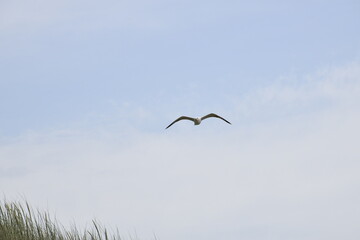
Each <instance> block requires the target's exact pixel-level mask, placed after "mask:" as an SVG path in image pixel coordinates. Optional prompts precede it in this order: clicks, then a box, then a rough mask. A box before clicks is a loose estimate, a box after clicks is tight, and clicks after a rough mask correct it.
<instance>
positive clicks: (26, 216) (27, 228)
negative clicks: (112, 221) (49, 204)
mask: <svg viewBox="0 0 360 240" xmlns="http://www.w3.org/2000/svg"><path fill="white" fill-rule="evenodd" d="M120 239H121V238H120V235H119V234H118V233H117V234H110V235H109V233H108V231H107V230H106V229H105V228H104V227H102V226H101V225H100V224H98V223H97V222H95V221H93V225H92V226H91V227H90V229H85V230H84V231H81V232H80V231H78V229H77V228H76V227H75V226H74V227H72V228H71V229H70V230H67V229H65V228H64V227H63V226H62V225H60V224H59V223H58V222H57V221H56V220H55V219H53V218H51V217H50V216H49V214H48V213H46V212H41V211H34V210H33V209H32V208H31V207H30V206H29V204H28V203H23V204H22V203H20V202H7V201H3V202H0V240H120Z"/></svg>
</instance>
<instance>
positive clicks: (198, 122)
mask: <svg viewBox="0 0 360 240" xmlns="http://www.w3.org/2000/svg"><path fill="white" fill-rule="evenodd" d="M210 117H215V118H220V119H221V120H223V121H225V122H227V123H228V124H231V123H230V122H229V121H228V120H226V119H224V118H222V117H220V116H219V115H216V114H215V113H210V114H208V115H205V116H203V117H201V118H192V117H188V116H181V117H179V118H178V119H176V120H175V121H173V122H172V123H170V125H169V126H167V127H166V129H168V128H169V127H171V125H173V124H174V123H176V122H178V121H180V120H190V121H193V122H194V125H199V124H200V123H201V121H202V120H204V119H206V118H210Z"/></svg>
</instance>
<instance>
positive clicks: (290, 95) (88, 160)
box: [0, 63, 360, 239]
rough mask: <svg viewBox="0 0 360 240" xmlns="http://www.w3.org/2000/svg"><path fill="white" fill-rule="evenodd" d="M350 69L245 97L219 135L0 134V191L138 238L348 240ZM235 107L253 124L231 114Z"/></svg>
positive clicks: (355, 75) (355, 155)
mask: <svg viewBox="0 0 360 240" xmlns="http://www.w3.org/2000/svg"><path fill="white" fill-rule="evenodd" d="M359 66H360V65H359V64H355V63H354V64H350V65H348V66H344V67H339V68H330V69H328V70H323V71H320V72H319V73H315V74H311V75H309V76H304V77H299V79H300V81H294V82H293V83H292V84H289V83H288V82H284V81H282V82H281V81H279V82H277V83H274V85H271V86H268V87H266V88H262V89H258V90H257V91H256V92H253V93H249V94H248V95H247V96H246V98H245V100H246V101H242V102H241V104H243V105H242V107H239V105H236V106H235V107H234V109H235V111H237V113H236V114H235V118H236V119H235V121H233V125H232V126H227V125H224V126H222V125H221V126H220V127H219V128H217V131H215V130H213V129H211V128H212V127H213V126H214V125H217V124H216V123H217V122H216V121H215V120H214V121H211V120H209V121H208V122H207V123H206V124H204V125H201V127H193V126H190V125H178V126H177V127H176V128H174V129H171V131H164V130H163V129H161V132H152V133H149V132H148V133H146V132H136V131H132V132H131V134H129V135H126V138H123V136H124V135H123V134H124V132H126V131H127V130H126V129H125V128H124V129H122V132H121V131H116V132H112V129H106V128H102V129H101V130H99V129H97V130H91V129H90V130H84V131H80V130H67V131H49V132H43V133H39V132H29V133H26V134H23V135H22V136H20V137H18V138H16V139H12V140H9V139H3V140H2V144H1V145H0V159H1V166H2V171H1V173H2V174H1V175H0V178H1V181H0V189H1V190H2V191H3V193H4V194H5V195H6V196H7V197H8V198H9V199H11V198H17V197H18V196H19V195H21V196H22V195H24V196H26V198H27V199H28V200H29V201H30V203H31V204H33V205H35V207H41V208H42V207H43V206H47V208H49V210H50V212H52V211H53V212H55V213H56V215H57V217H58V219H60V220H61V221H62V222H64V223H65V224H66V223H69V222H71V221H74V222H76V223H78V224H80V225H84V224H86V223H89V222H90V220H91V219H92V218H94V217H95V218H97V219H99V220H100V221H102V222H103V223H104V224H105V225H110V226H114V227H115V226H117V227H118V228H119V230H120V232H122V233H125V234H126V232H127V231H130V232H131V231H132V230H133V229H136V231H137V232H138V235H139V237H140V238H141V239H146V238H151V236H152V235H153V232H155V233H156V234H157V236H158V237H159V238H169V239H184V238H197V239H219V238H220V237H222V238H227V239H241V238H245V239H264V238H267V239H289V238H291V239H293V238H295V239H339V238H345V239H351V238H354V239H355V238H358V237H360V231H359V230H358V223H359V222H358V219H359V216H360V209H359V208H358V202H359V200H360V194H359V192H358V191H356V189H359V187H360V186H359V183H360V177H359V174H358V170H359V169H360V163H359V161H358V159H359V158H360V151H359V149H358V144H357V143H358V142H359V141H358V140H359V139H358V136H360V127H359V125H358V123H359V122H360V111H359V110H358V109H360V108H359V103H360V97H359V96H360V95H359V94H358V93H359V85H360V82H359V81H358V79H359V76H360V74H359V69H360V67H359ZM299 79H298V80H299ZM324 100H325V102H327V104H325V105H321V104H320V105H319V104H318V102H319V101H320V102H321V101H324ZM284 106H286V107H284ZM298 106H304V107H302V108H301V107H300V108H299V107H298ZM313 106H317V107H313ZM269 107H271V110H276V111H277V112H280V113H281V114H279V115H276V111H275V112H271V111H269ZM244 109H247V110H246V111H247V112H246V113H247V114H248V115H247V116H249V119H250V118H252V119H257V121H255V122H253V123H252V122H250V121H249V122H246V121H245V122H241V121H240V120H239V119H240V116H243V115H244V114H245V110H244ZM286 113H291V114H288V115H286ZM238 116H239V118H237V117H238ZM269 116H271V118H269ZM284 116H285V117H284ZM231 120H234V119H231ZM219 129H221V132H220V131H219ZM3 173H5V174H3Z"/></svg>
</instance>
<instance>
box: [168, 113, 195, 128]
mask: <svg viewBox="0 0 360 240" xmlns="http://www.w3.org/2000/svg"><path fill="white" fill-rule="evenodd" d="M180 120H190V121H193V122H194V121H195V119H194V118H191V117H187V116H181V117H179V118H178V119H176V120H175V121H173V122H172V123H170V125H169V126H167V127H166V128H165V129H168V128H169V127H170V126H171V125H173V124H174V123H176V122H178V121H180Z"/></svg>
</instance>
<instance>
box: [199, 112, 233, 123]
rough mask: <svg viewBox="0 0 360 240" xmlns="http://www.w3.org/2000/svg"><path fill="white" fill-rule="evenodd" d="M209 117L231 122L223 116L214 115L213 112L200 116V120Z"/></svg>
mask: <svg viewBox="0 0 360 240" xmlns="http://www.w3.org/2000/svg"><path fill="white" fill-rule="evenodd" d="M210 117H216V118H220V119H221V120H224V121H225V122H227V123H228V124H231V123H230V122H229V121H228V120H226V119H225V118H222V117H220V116H219V115H216V114H215V113H210V114H208V115H205V116H203V117H202V118H201V120H204V119H206V118H210Z"/></svg>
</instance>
